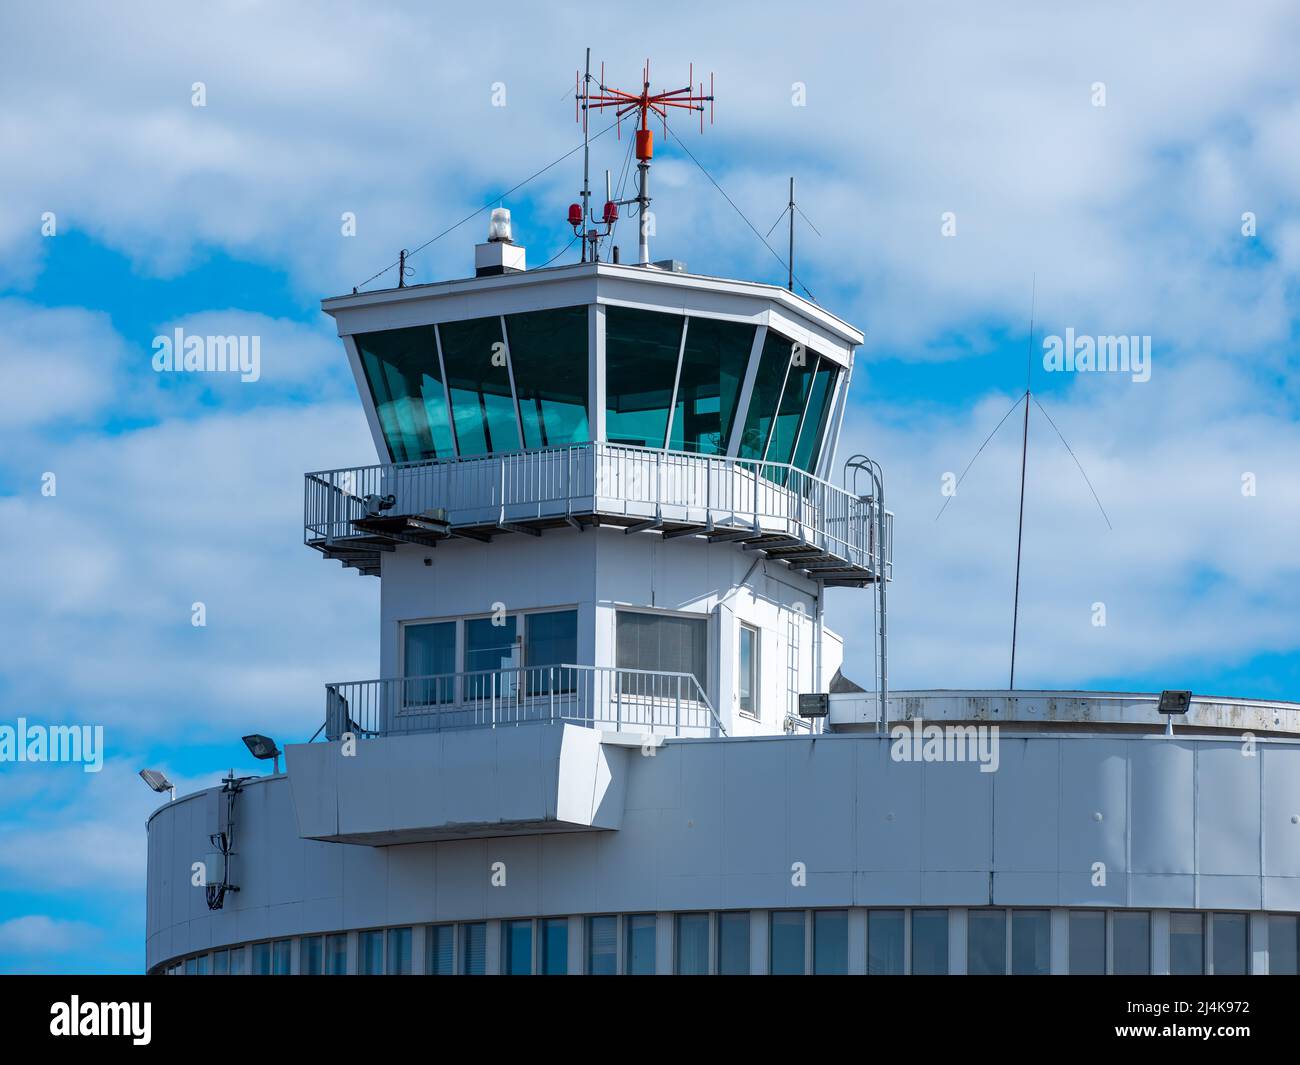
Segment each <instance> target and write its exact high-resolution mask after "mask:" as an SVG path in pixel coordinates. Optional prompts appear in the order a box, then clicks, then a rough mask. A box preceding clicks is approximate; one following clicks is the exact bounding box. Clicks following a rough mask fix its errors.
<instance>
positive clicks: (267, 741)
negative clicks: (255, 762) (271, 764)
mask: <svg viewBox="0 0 1300 1065" xmlns="http://www.w3.org/2000/svg"><path fill="white" fill-rule="evenodd" d="M244 746H245V747H247V748H248V753H249V754H251V755H252V756H253V757H254V758H260V759H262V760H263V761H265V760H266V759H268V758H274V759H275V772H277V773H278V772H280V748H279V747H277V746H276V745H275V740H273V739H271V737H270V736H261V735H258V734H257V733H256V732H254V733H253V734H252V735H251V736H245V737H244Z"/></svg>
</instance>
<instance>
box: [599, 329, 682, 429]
mask: <svg viewBox="0 0 1300 1065" xmlns="http://www.w3.org/2000/svg"><path fill="white" fill-rule="evenodd" d="M682 322H683V319H682V317H681V316H680V315H676V314H658V313H656V312H654V311H638V310H632V309H630V308H627V307H610V308H609V309H608V310H606V312H605V395H606V400H605V439H606V440H608V441H609V442H610V443H611V444H634V445H636V446H638V447H663V446H664V438H665V435H666V433H667V432H668V407H669V404H671V403H672V397H673V381H674V380H675V378H676V376H677V355H678V353H679V352H680V351H681V343H682Z"/></svg>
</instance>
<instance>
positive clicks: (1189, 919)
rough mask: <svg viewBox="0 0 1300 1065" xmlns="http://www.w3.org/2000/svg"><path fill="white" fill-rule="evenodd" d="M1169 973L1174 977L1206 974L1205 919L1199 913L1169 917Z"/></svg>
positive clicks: (1174, 914) (1177, 914)
mask: <svg viewBox="0 0 1300 1065" xmlns="http://www.w3.org/2000/svg"><path fill="white" fill-rule="evenodd" d="M1169 971H1170V973H1172V974H1173V975H1174V976H1201V975H1202V974H1203V973H1204V972H1205V917H1204V915H1203V914H1199V913H1171V914H1170V915H1169Z"/></svg>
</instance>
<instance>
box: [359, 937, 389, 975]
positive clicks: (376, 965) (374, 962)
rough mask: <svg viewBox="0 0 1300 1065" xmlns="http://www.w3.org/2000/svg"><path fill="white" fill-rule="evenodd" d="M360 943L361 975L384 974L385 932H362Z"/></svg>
mask: <svg viewBox="0 0 1300 1065" xmlns="http://www.w3.org/2000/svg"><path fill="white" fill-rule="evenodd" d="M359 945H360V947H361V967H360V968H361V975H362V976H382V975H383V974H384V933H383V932H362V933H361V935H360V938H359Z"/></svg>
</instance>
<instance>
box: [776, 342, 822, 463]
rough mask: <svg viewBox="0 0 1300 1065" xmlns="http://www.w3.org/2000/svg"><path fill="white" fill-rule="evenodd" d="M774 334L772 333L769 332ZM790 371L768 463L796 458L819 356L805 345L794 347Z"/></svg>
mask: <svg viewBox="0 0 1300 1065" xmlns="http://www.w3.org/2000/svg"><path fill="white" fill-rule="evenodd" d="M768 335H769V336H771V334H770V333H769V334H768ZM791 351H792V354H791V355H790V358H789V364H790V370H789V372H788V373H787V374H786V378H785V388H784V389H783V390H782V392H781V402H780V404H779V405H778V406H777V414H776V420H775V421H774V422H773V423H772V434H771V437H770V439H769V440H768V442H767V454H766V456H765V458H766V459H767V461H768V462H783V463H784V462H790V461H791V460H792V459H793V458H794V445H795V443H796V442H797V441H798V439H799V426H800V425H802V424H803V412H804V408H805V407H806V406H807V405H808V397H809V395H810V393H811V392H812V383H813V377H814V374H815V371H816V367H817V356H816V355H814V354H813V353H812V352H811V351H808V350H806V349H803V348H801V347H795V346H791Z"/></svg>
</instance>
